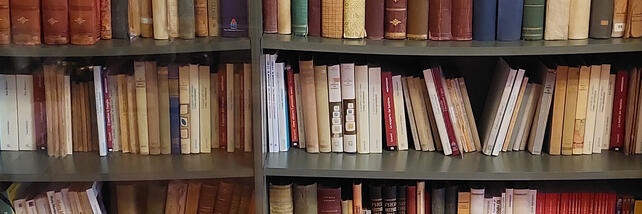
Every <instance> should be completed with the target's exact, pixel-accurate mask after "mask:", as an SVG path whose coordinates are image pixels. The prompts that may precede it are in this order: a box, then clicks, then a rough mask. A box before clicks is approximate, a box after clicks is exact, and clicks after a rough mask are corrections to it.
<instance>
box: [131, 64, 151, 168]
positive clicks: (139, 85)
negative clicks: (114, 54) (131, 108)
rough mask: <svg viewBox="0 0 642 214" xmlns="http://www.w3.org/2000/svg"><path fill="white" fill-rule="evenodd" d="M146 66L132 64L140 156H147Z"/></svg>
mask: <svg viewBox="0 0 642 214" xmlns="http://www.w3.org/2000/svg"><path fill="white" fill-rule="evenodd" d="M146 67H147V65H146V63H145V62H142V61H135V62H134V77H135V78H136V117H137V120H135V121H136V123H137V124H138V146H139V148H140V154H144V155H145V154H149V125H148V115H147V108H148V106H147V81H146V77H147V76H146V75H145V71H146V69H147V68H146Z"/></svg>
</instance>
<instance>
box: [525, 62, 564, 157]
mask: <svg viewBox="0 0 642 214" xmlns="http://www.w3.org/2000/svg"><path fill="white" fill-rule="evenodd" d="M539 72H540V74H539V75H540V76H541V79H542V80H543V81H544V82H543V88H542V91H541V93H540V95H539V100H538V101H537V109H536V111H535V117H534V118H533V124H532V126H531V131H530V136H529V138H528V151H530V152H531V154H541V152H542V146H543V145H544V137H545V133H546V126H547V124H548V119H549V112H550V110H551V103H553V90H555V89H557V88H555V86H556V85H555V84H556V75H557V74H556V73H555V71H554V70H553V69H549V68H547V67H545V66H544V65H542V64H540V69H539ZM558 72H559V71H558ZM563 80H564V81H565V78H563V79H562V80H558V81H563ZM563 87H564V88H562V89H565V87H566V85H564V86H563ZM556 93H557V92H556ZM563 93H564V95H565V93H566V92H563ZM555 95H557V94H555ZM561 108H563V107H561ZM554 111H556V110H554ZM551 124H557V123H556V122H551ZM527 128H528V127H527ZM556 132H557V133H559V130H558V131H556ZM551 136H552V135H551Z"/></svg>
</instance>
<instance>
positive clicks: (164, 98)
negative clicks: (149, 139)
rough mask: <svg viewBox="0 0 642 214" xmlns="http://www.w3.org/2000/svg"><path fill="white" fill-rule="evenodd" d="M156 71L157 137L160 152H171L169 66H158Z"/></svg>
mask: <svg viewBox="0 0 642 214" xmlns="http://www.w3.org/2000/svg"><path fill="white" fill-rule="evenodd" d="M157 72H158V112H159V115H158V121H159V122H158V124H159V132H160V134H159V137H160V153H161V154H171V153H172V149H171V148H172V147H171V145H172V143H171V141H172V136H171V134H172V131H171V119H170V109H171V108H170V105H169V104H170V101H169V99H170V98H169V95H170V92H169V88H170V86H169V77H168V76H169V68H168V67H167V66H159V67H158V69H157Z"/></svg>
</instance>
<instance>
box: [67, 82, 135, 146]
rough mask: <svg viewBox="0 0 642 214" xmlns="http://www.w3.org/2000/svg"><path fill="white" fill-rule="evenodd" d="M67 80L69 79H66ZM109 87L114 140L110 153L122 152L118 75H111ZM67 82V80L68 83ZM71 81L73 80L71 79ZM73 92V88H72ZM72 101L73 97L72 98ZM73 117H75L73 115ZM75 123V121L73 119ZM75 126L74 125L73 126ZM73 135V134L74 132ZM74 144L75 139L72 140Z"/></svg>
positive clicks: (112, 136)
mask: <svg viewBox="0 0 642 214" xmlns="http://www.w3.org/2000/svg"><path fill="white" fill-rule="evenodd" d="M65 78H67V77H65ZM106 79H107V82H108V83H107V85H108V88H109V89H108V90H109V102H110V105H111V117H110V120H111V126H112V128H111V138H112V144H113V147H112V150H110V151H121V147H122V144H121V139H120V121H119V119H118V118H119V116H120V108H119V106H118V80H117V77H116V75H113V74H110V75H109V76H108V77H107V78H106ZM66 81H67V80H65V82H66ZM70 81H71V79H70ZM65 84H66V83H65ZM70 90H71V88H70ZM69 99H70V100H71V95H70V98H69ZM71 108H72V109H74V104H73V103H72V104H71ZM71 111H73V110H71ZM69 115H71V113H70V114H69ZM72 117H73V115H72ZM72 123H73V119H72ZM72 126H73V125H72ZM72 135H73V132H72ZM72 142H73V139H72Z"/></svg>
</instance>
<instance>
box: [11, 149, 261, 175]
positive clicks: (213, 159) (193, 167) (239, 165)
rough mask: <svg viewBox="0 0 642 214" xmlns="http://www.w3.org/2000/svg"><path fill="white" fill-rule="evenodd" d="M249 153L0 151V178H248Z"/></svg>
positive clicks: (250, 163) (249, 168)
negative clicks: (51, 153)
mask: <svg viewBox="0 0 642 214" xmlns="http://www.w3.org/2000/svg"><path fill="white" fill-rule="evenodd" d="M252 166H253V163H252V153H245V152H236V153H227V152H224V151H221V150H212V153H209V154H191V155H156V156H152V155H139V154H123V153H120V152H113V153H109V155H108V156H106V157H99V156H98V154H96V153H87V152H78V153H74V154H73V155H69V156H67V157H64V158H54V157H49V156H48V155H47V154H46V152H45V151H33V152H32V151H19V152H12V151H2V152H0V181H22V182H38V181H43V182H44V181H124V180H127V181H134V180H170V179H200V178H231V177H252V175H253V174H254V171H253V167H252Z"/></svg>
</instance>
